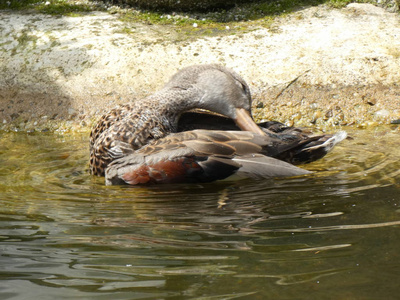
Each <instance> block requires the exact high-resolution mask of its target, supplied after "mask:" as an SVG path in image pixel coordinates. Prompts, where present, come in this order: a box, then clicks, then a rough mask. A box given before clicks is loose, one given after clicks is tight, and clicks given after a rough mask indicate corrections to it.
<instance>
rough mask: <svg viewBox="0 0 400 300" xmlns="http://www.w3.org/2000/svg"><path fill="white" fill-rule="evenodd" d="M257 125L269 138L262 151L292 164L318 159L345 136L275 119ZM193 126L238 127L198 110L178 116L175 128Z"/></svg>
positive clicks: (233, 123) (206, 127)
mask: <svg viewBox="0 0 400 300" xmlns="http://www.w3.org/2000/svg"><path fill="white" fill-rule="evenodd" d="M258 126H259V127H260V128H261V129H262V130H263V131H264V133H265V135H267V136H268V137H269V138H270V140H271V144H270V145H269V146H267V147H265V149H264V151H265V153H264V154H266V155H267V156H271V157H274V158H277V159H280V160H283V161H286V162H288V163H291V164H295V165H300V164H306V163H310V162H313V161H316V160H318V159H321V158H322V157H324V156H325V155H326V154H327V153H329V152H330V151H331V150H332V149H333V147H334V146H335V145H336V144H337V143H339V142H341V141H342V140H344V139H345V138H346V137H347V134H346V133H345V132H344V131H341V132H338V133H335V134H320V135H313V133H312V132H311V131H310V130H308V129H307V128H296V127H288V126H286V125H285V124H282V123H280V122H276V121H267V122H262V123H258ZM195 129H206V130H240V129H239V128H238V127H237V126H236V124H235V122H234V121H233V120H231V119H229V118H226V117H224V116H221V115H217V114H211V113H207V112H199V111H192V112H187V113H185V114H183V115H182V116H181V118H180V119H179V124H178V131H179V132H183V131H187V130H195Z"/></svg>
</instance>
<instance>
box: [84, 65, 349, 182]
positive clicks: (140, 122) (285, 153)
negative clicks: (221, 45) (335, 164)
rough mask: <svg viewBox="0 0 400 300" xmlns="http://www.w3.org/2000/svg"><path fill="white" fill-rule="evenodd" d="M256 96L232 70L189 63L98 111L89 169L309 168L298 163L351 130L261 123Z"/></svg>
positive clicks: (225, 173) (270, 173) (124, 172)
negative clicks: (128, 99)
mask: <svg viewBox="0 0 400 300" xmlns="http://www.w3.org/2000/svg"><path fill="white" fill-rule="evenodd" d="M251 103H252V98H251V93H250V89H249V86H248V85H247V83H246V82H245V80H244V79H243V78H242V77H241V76H240V75H239V74H237V73H236V72H234V71H233V70H231V69H229V68H227V67H225V66H222V65H218V64H209V65H194V66H189V67H186V68H183V69H181V70H180V71H178V72H177V73H176V74H175V75H173V76H172V77H171V79H170V80H169V81H168V82H167V83H166V84H165V86H164V87H163V88H161V89H160V90H159V91H157V92H155V93H154V94H152V95H150V96H148V97H146V98H144V99H141V100H139V101H135V102H134V103H132V104H123V105H120V106H119V107H117V108H114V109H112V110H111V111H110V112H108V113H106V114H105V115H103V116H102V117H101V118H100V120H99V121H98V122H97V124H96V125H95V126H94V127H93V129H92V131H91V133H90V142H89V145H90V161H89V169H90V172H91V174H93V175H96V176H104V177H105V183H106V185H121V184H129V185H149V184H169V183H206V182H213V181H217V180H223V179H227V178H230V177H232V176H239V177H242V178H272V177H283V176H302V175H306V174H310V173H311V172H310V171H308V170H305V169H303V168H300V167H298V166H297V165H299V164H304V163H309V162H312V161H315V160H317V159H320V158H322V157H323V156H325V155H326V154H327V153H328V152H330V151H331V150H332V149H333V147H334V146H335V145H336V144H337V143H339V142H340V141H342V140H343V139H345V138H346V136H347V135H346V133H345V132H344V131H341V132H338V133H336V134H323V135H312V134H308V133H307V132H305V131H303V130H301V129H298V128H294V127H287V126H285V125H284V124H282V123H279V122H264V123H260V124H256V123H255V121H254V120H253V118H252V115H251ZM199 110H201V113H199V112H198V111H199ZM204 111H206V113H204Z"/></svg>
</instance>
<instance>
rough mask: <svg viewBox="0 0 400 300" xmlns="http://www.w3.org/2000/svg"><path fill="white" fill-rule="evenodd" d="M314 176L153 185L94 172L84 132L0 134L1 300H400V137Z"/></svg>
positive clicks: (339, 153) (376, 140)
mask: <svg viewBox="0 0 400 300" xmlns="http://www.w3.org/2000/svg"><path fill="white" fill-rule="evenodd" d="M350 135H351V136H352V137H353V139H352V140H346V141H344V142H343V143H342V144H341V145H339V146H338V147H337V148H335V149H334V151H333V152H332V153H330V154H329V155H328V156H326V158H324V159H322V160H320V161H319V162H316V163H313V164H311V165H308V166H307V168H308V169H310V170H314V171H316V172H315V173H314V174H313V175H311V176H306V177H300V178H286V179H275V180H260V181H251V180H242V181H235V182H233V181H232V182H218V183H211V184H204V185H172V186H157V187H150V188H132V187H119V186H118V187H106V186H104V179H102V178H94V177H91V176H90V175H89V174H88V171H87V170H88V166H87V160H88V153H89V150H88V135H87V134H85V135H83V134H82V135H70V136H68V135H57V134H51V133H41V134H26V133H0V145H1V148H0V162H1V164H0V265H1V269H0V274H1V276H0V299H42V300H45V299H398V297H399V296H398V295H400V285H399V279H400V272H399V270H400V251H399V249H400V159H399V157H400V147H399V141H400V131H399V130H396V129H395V128H394V127H384V128H379V130H375V131H361V130H359V131H357V130H353V131H351V132H350Z"/></svg>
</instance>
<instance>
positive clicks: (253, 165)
mask: <svg viewBox="0 0 400 300" xmlns="http://www.w3.org/2000/svg"><path fill="white" fill-rule="evenodd" d="M233 160H234V161H235V162H237V163H239V164H241V167H240V168H239V170H238V171H237V174H238V175H241V176H244V177H253V178H254V177H256V178H272V177H290V176H300V175H306V174H310V173H312V172H310V171H307V170H304V169H301V168H299V167H296V166H294V165H291V164H289V163H287V162H284V161H281V160H278V159H275V158H272V157H268V156H263V155H257V156H254V157H248V158H247V157H246V158H243V157H235V158H233Z"/></svg>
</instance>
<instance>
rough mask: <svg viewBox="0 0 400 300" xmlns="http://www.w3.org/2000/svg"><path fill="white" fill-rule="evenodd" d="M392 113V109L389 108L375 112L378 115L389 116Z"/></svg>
mask: <svg viewBox="0 0 400 300" xmlns="http://www.w3.org/2000/svg"><path fill="white" fill-rule="evenodd" d="M389 115H390V111H388V110H387V109H381V110H379V111H377V112H376V113H375V116H377V117H388V116H389Z"/></svg>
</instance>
